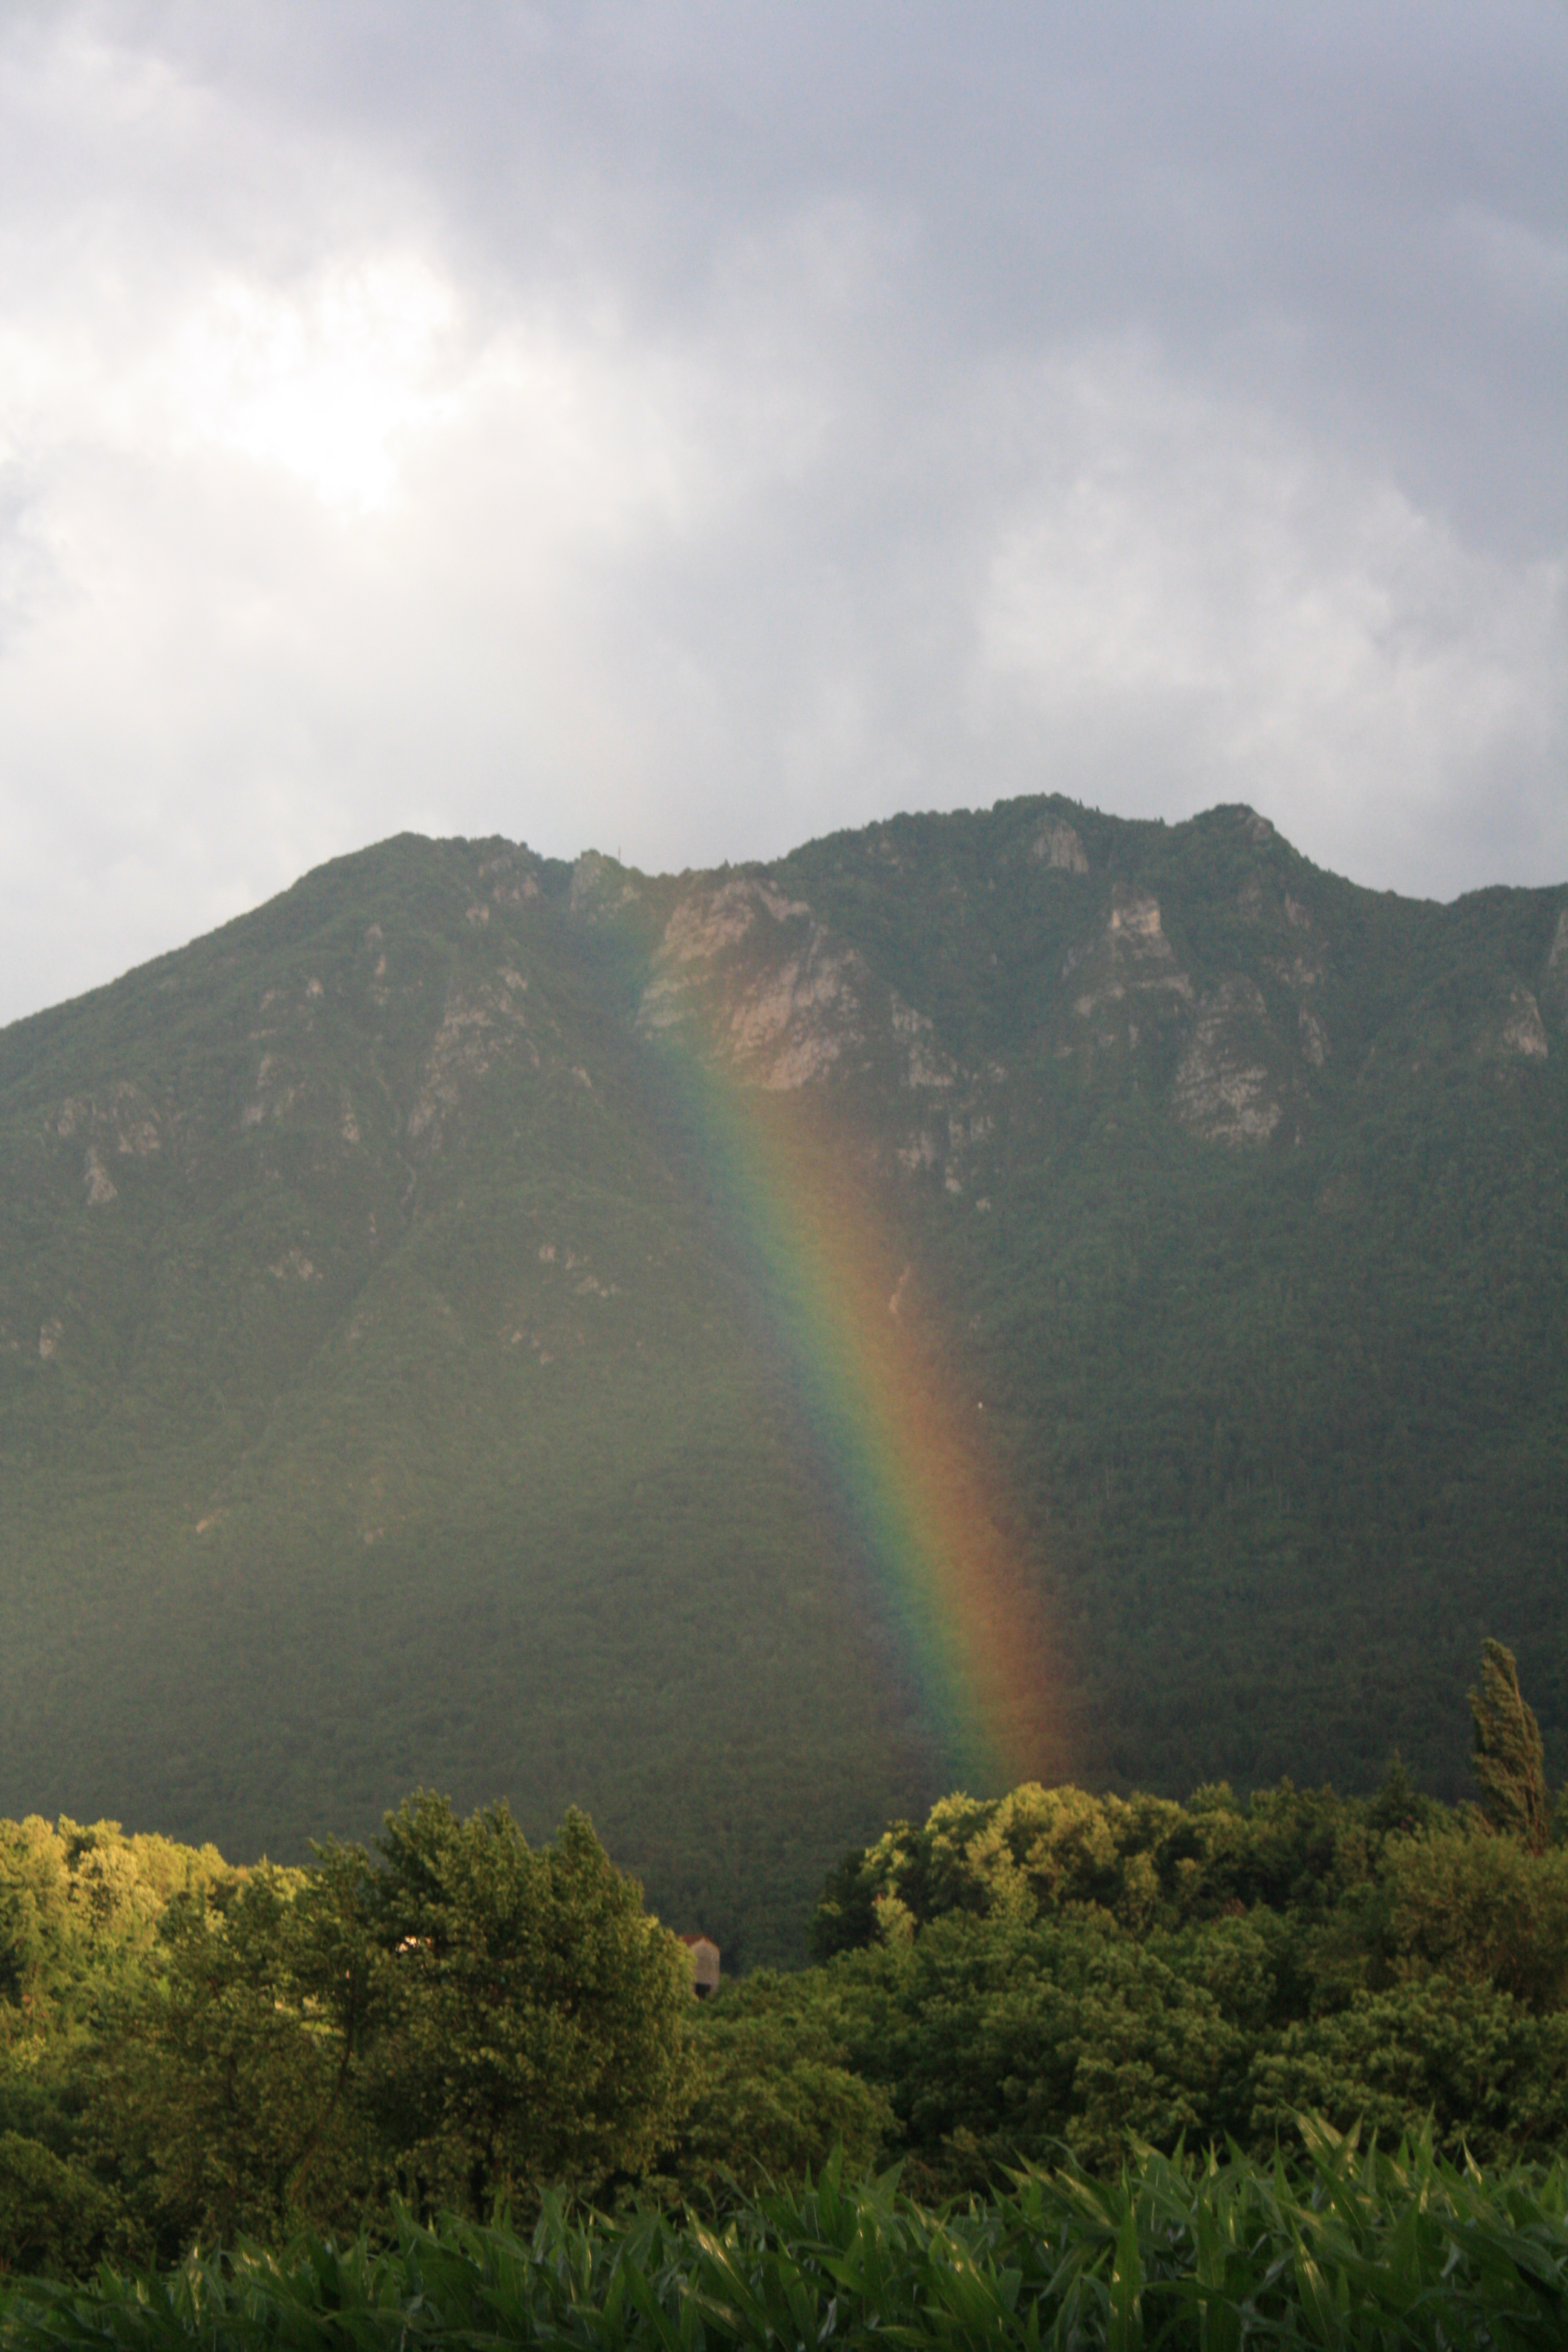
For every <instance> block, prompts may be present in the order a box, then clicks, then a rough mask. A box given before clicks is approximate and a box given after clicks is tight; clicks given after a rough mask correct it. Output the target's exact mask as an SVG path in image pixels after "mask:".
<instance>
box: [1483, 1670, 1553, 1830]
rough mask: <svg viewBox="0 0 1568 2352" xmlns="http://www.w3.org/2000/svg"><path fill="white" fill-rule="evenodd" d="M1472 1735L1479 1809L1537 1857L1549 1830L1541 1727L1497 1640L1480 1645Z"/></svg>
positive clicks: (1497, 1828)
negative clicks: (1479, 1800) (1479, 1676)
mask: <svg viewBox="0 0 1568 2352" xmlns="http://www.w3.org/2000/svg"><path fill="white" fill-rule="evenodd" d="M1469 1700H1470V1714H1471V1717H1473V1719H1474V1722H1475V1733H1474V1738H1473V1740H1472V1743H1471V1748H1470V1770H1471V1771H1472V1772H1473V1773H1474V1775H1475V1777H1476V1781H1477V1783H1478V1785H1479V1789H1480V1792H1481V1811H1482V1812H1483V1813H1484V1814H1485V1815H1486V1817H1487V1819H1488V1821H1489V1822H1490V1823H1491V1825H1492V1827H1493V1829H1495V1830H1500V1831H1502V1832H1504V1833H1505V1834H1507V1835H1509V1836H1511V1837H1517V1838H1518V1839H1519V1840H1520V1841H1521V1843H1522V1844H1524V1845H1526V1846H1528V1847H1529V1849H1530V1851H1531V1853H1541V1852H1542V1849H1543V1848H1544V1846H1545V1844H1546V1840H1547V1835H1548V1832H1549V1831H1550V1828H1551V1820H1552V1808H1551V1806H1550V1804H1549V1803H1548V1801H1547V1796H1546V1768H1545V1758H1544V1755H1543V1753H1542V1745H1541V1726H1540V1725H1539V1724H1538V1723H1537V1722H1536V1720H1535V1713H1534V1709H1533V1708H1531V1707H1530V1706H1527V1705H1526V1704H1525V1701H1524V1698H1523V1696H1521V1691H1520V1687H1519V1668H1518V1666H1517V1665H1516V1664H1515V1663H1514V1655H1513V1652H1512V1651H1511V1650H1505V1649H1504V1647H1503V1645H1502V1643H1500V1642H1493V1641H1488V1642H1485V1643H1483V1644H1482V1646H1481V1686H1480V1689H1479V1691H1475V1690H1473V1691H1471V1692H1470V1694H1469Z"/></svg>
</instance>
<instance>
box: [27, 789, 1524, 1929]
mask: <svg viewBox="0 0 1568 2352" xmlns="http://www.w3.org/2000/svg"><path fill="white" fill-rule="evenodd" d="M1565 1074H1568V887H1564V888H1559V889H1554V890H1535V891H1526V890H1505V889H1493V890H1486V891H1481V892H1478V893H1476V894H1474V895H1472V896H1470V897H1468V898H1463V899H1460V900H1459V901H1458V902H1457V903H1455V904H1454V905H1452V906H1437V905H1433V904H1429V903H1424V902H1415V901H1411V900H1407V899H1401V898H1395V897H1394V896H1392V895H1378V894H1374V893H1373V892H1370V891H1366V890H1363V889H1359V888H1357V887H1354V886H1352V884H1350V883H1349V882H1346V881H1343V880H1341V879H1339V878H1337V877H1334V876H1332V875H1330V874H1327V873H1324V872H1322V871H1321V870H1319V869H1318V868H1316V867H1314V866H1311V865H1310V864H1309V863H1308V862H1307V861H1306V860H1305V859H1304V858H1302V857H1300V856H1298V855H1297V854H1296V853H1295V852H1294V851H1293V850H1292V849H1291V848H1290V847H1289V845H1287V844H1286V843H1285V842H1284V841H1283V840H1282V839H1281V838H1280V837H1279V835H1278V834H1277V833H1276V832H1275V831H1274V830H1273V829H1272V828H1271V827H1270V826H1269V825H1268V823H1267V822H1266V821H1265V820H1263V819H1262V818H1260V817H1258V816H1257V815H1255V814H1252V813H1251V812H1250V811H1248V810H1246V809H1242V808H1222V809H1216V810H1214V811H1211V812H1210V813H1209V814H1206V815H1205V816H1202V817H1199V818H1196V819H1194V820H1193V821H1192V822H1190V823H1187V824H1178V825H1171V826H1166V825H1163V824H1133V823H1128V822H1124V821H1121V820H1118V819H1115V818H1112V817H1108V816H1104V815H1101V814H1098V813H1095V812H1092V811H1089V810H1086V809H1082V808H1079V807H1077V806H1075V805H1073V804H1072V803H1068V802H1065V801H1062V800H1058V799H1047V798H1039V799H1028V800H1020V801H1013V802H1008V803H1001V804H999V805H998V806H996V807H995V808H994V809H992V810H990V811H989V812H982V813H975V814H954V815H944V816H924V817H915V816H909V817H900V818H897V819H895V820H893V821H892V822H890V823H888V824H879V825H875V826H872V827H870V828H868V830H866V831H864V832H861V833H855V834H844V835H837V836H834V837H832V838H830V839H827V840H825V841H820V842H816V843H813V844H811V845H808V846H806V847H805V848H804V849H801V850H799V851H797V852H796V853H795V854H794V855H793V856H789V857H786V858H784V859H781V860H779V861H777V862H776V863H774V864H773V865H771V866H745V867H731V868H725V869H722V870H721V871H719V872H714V873H706V874H683V875H680V876H679V877H670V876H662V877H649V876H645V875H642V874H638V873H636V872H633V871H631V870H628V869H626V868H624V867H622V866H619V865H618V864H617V863H616V861H615V860H613V859H610V858H606V857H603V856H597V855H595V854H593V853H590V854H588V855H586V856H584V857H582V858H580V859H578V860H577V862H576V863H575V865H573V866H567V865H564V864H561V863H557V862H552V861H550V860H547V859H543V858H541V857H538V856H534V855H533V854H532V853H531V852H530V851H529V850H527V849H526V848H524V847H521V846H517V845H511V844H509V843H506V842H504V841H500V840H492V841H485V842H466V841H441V842H432V841H426V840H423V839H419V838H416V837H413V836H409V835H405V836H401V837H399V838H398V839H396V840H394V841H389V842H385V843H383V844H381V845H379V846H377V847H375V848H373V849H369V850H366V851H364V852H363V853H362V854H360V855H358V856H351V857H346V858H341V859H338V860H336V861H334V862H333V863H332V864H331V865H329V866H323V867H321V868H320V869H319V870H318V871H316V872H314V873H312V874H310V875H308V876H307V877H305V878H304V879H303V880H302V881H301V882H300V883H298V884H297V885H296V886H295V887H293V888H292V889H291V890H289V891H287V892H285V893H284V894H283V896H281V897H280V898H277V899H274V900H273V901H272V902H271V903H270V904H269V905H268V906H266V907H263V908H260V909H259V910H258V912H256V913H255V914H252V915H248V916H246V917H244V918H242V919H240V920H238V921H237V922H233V923H230V924H228V925H226V927H225V928H224V929H221V930H219V931H216V932H215V933H213V934H211V935H210V936H209V937H207V938H205V939H203V940H197V941H195V943H194V944H192V945H191V946H189V947H187V948H184V949H182V950H179V951H177V952H176V953H174V954H171V955H167V956H164V957H162V958H160V959H159V960H158V961H155V962H153V963H151V964H148V965H146V966H144V967H142V969H140V970H139V971H133V972H132V973H130V974H128V975H127V976H126V977H125V978H124V979H122V980H121V981H119V982H115V983H114V984H113V985H112V986H110V987H109V988H105V989H100V990H98V991H96V992H93V993H92V994H90V995H89V996H86V997H83V998H80V999H79V1000H78V1001H76V1002H75V1003H70V1004H67V1005H64V1006H61V1007H58V1008H57V1009H55V1010H53V1011H50V1012H47V1013H41V1014H39V1015H37V1016H36V1017H35V1018H32V1019H30V1020H27V1021H23V1022H18V1023H16V1024H14V1025H12V1026H11V1027H10V1028H8V1029H6V1030H5V1031H3V1032H0V1707H3V1710H4V1714H3V1726H4V1729H3V1737H0V1812H5V1813H11V1814H18V1813H23V1812H27V1811H43V1812H46V1813H53V1812H56V1811H69V1812H71V1813H73V1814H74V1815H76V1816H78V1817H79V1818H81V1817H86V1818H92V1817H96V1816H98V1815H100V1814H110V1815H113V1816H114V1817H116V1818H120V1819H122V1820H124V1821H125V1822H128V1823H130V1824H132V1825H133V1826H137V1827H148V1828H152V1827H156V1828H159V1829H162V1830H163V1831H165V1832H169V1833H171V1834H174V1835H177V1836H180V1837H184V1838H189V1839H205V1838H212V1839H215V1840H216V1841H217V1842H218V1843H221V1844H222V1845H223V1846H224V1847H225V1849H226V1851H228V1852H230V1853H233V1854H236V1855H238V1856H241V1857H244V1856H247V1855H250V1854H253V1853H257V1852H258V1851H260V1850H261V1849H263V1848H266V1849H268V1850H269V1851H270V1852H272V1853H274V1854H275V1855H278V1856H280V1857H283V1858H288V1857H291V1856H295V1855H297V1854H299V1853H302V1852H303V1851H304V1850H305V1846H306V1842H307V1841H308V1840H309V1839H310V1837H311V1836H319V1835H322V1834H326V1833H328V1832H341V1833H343V1834H353V1835H360V1834H363V1833H365V1832H367V1831H369V1830H371V1829H373V1828H374V1826H375V1824H376V1822H377V1821H378V1819H379V1815H380V1812H381V1811H382V1809H383V1808H384V1806H386V1805H388V1804H390V1803H392V1802H394V1801H395V1800H396V1799H397V1798H398V1797H399V1796H400V1795H401V1794H402V1793H403V1792H404V1791H405V1790H407V1789H409V1788H412V1787H414V1786H415V1785H416V1784H426V1785H436V1786H439V1787H441V1788H443V1789H445V1790H447V1791H449V1792H450V1793H451V1794H452V1795H453V1797H454V1798H455V1800H457V1801H458V1802H459V1803H462V1804H464V1805H468V1804H471V1803H474V1802H478V1801H483V1800H486V1799H489V1798H490V1797H492V1796H496V1795H500V1794H506V1795H507V1796H509V1797H510V1800H511V1801H512V1804H513V1807H514V1809H515V1811H517V1812H518V1814H519V1816H520V1818H521V1821H522V1822H523V1824H524V1826H525V1828H526V1829H527V1830H528V1831H529V1832H530V1833H531V1834H532V1833H535V1832H538V1833H544V1832H547V1831H548V1830H549V1829H550V1827H551V1826H552V1824H553V1822H554V1821H555V1820H556V1819H558V1818H559V1815H560V1813H561V1811H562V1810H563V1807H564V1806H565V1805H566V1804H567V1803H568V1802H571V1801H578V1802H581V1803H584V1804H585V1805H586V1806H587V1807H588V1809H589V1810H590V1811H591V1812H592V1813H593V1815H594V1817H595V1821H596V1822H597V1824H598V1826H599V1829H600V1831H601V1832H602V1834H603V1835H604V1836H605V1839H606V1842H607V1843H609V1845H610V1847H611V1849H612V1851H613V1852H614V1853H615V1854H616V1858H617V1859H618V1860H619V1861H621V1862H623V1863H625V1864H627V1865H629V1866H631V1867H633V1868H635V1869H636V1870H637V1872H638V1873H639V1874H641V1875H642V1876H643V1877H644V1878H645V1879H646V1881H647V1886H648V1892H649V1895H650V1898H651V1899H652V1900H653V1901H654V1902H655V1904H656V1905H657V1906H658V1908H659V1909H660V1910H661V1911H662V1912H663V1913H664V1915H665V1916H668V1917H669V1918H671V1920H672V1922H673V1924H675V1925H676V1926H678V1927H705V1928H706V1929H708V1931H709V1932H710V1933H712V1934H714V1935H715V1936H716V1937H718V1939H719V1940H720V1941H721V1943H723V1944H725V1945H726V1947H727V1949H728V1955H729V1957H730V1958H742V1959H758V1958H770V1957H774V1958H776V1957H781V1956H782V1957H788V1956H790V1955H791V1954H793V1953H795V1952H797V1951H798V1950H799V1948H800V1943H801V1938H802V1936H803V1934H804V1928H805V1916H806V1913H807V1911H808V1908H809V1901H810V1897H811V1895H813V1894H814V1893H815V1891H816V1886H817V1885H818V1884H819V1883H820V1880H821V1876H822V1874H823V1871H824V1868H825V1867H826V1864H828V1863H830V1862H831V1861H833V1860H834V1859H835V1858H836V1857H837V1855H838V1853H841V1852H842V1851H843V1850H844V1849H845V1848H846V1847H847V1846H849V1845H851V1844H854V1843H864V1842H865V1840H866V1839H867V1838H868V1836H870V1835H871V1834H873V1833H874V1832H876V1831H877V1830H878V1829H879V1827H880V1825H881V1824H882V1823H883V1822H885V1821H886V1820H887V1819H889V1817H891V1816H895V1815H900V1814H913V1813H918V1812H921V1811H923V1810H924V1809H925V1807H926V1806H927V1804H928V1803H929V1801H930V1800H931V1797H932V1796H934V1795H935V1794H937V1793H940V1792H941V1790H942V1789H943V1788H944V1787H945V1786H947V1785H950V1784H951V1783H952V1781H953V1780H955V1779H960V1778H962V1779H963V1780H966V1781H967V1782H968V1783H969V1785H971V1786H972V1787H973V1789H974V1790H976V1792H977V1793H979V1792H983V1791H984V1789H985V1788H986V1787H987V1786H988V1785H992V1784H994V1786H995V1787H996V1788H998V1789H999V1788H1000V1787H1002V1786H1003V1785H1005V1783H1006V1782H1007V1781H1008V1780H1016V1779H1017V1778H1019V1777H1022V1775H1023V1774H1024V1773H1026V1772H1031V1773H1034V1774H1036V1775H1037V1776H1040V1777H1047V1778H1061V1777H1068V1776H1072V1777H1077V1778H1079V1779H1080V1780H1086V1781H1088V1782H1090V1783H1092V1784H1095V1785H1110V1786H1126V1785H1129V1784H1131V1783H1132V1782H1138V1783H1141V1784H1142V1785H1145V1786H1150V1787H1153V1788H1157V1789H1162V1790H1168V1791H1170V1792H1173V1793H1183V1792H1185V1791H1186V1790H1189V1789H1190V1788H1191V1787H1192V1786H1194V1784H1195V1783H1197V1782H1199V1781H1202V1780H1207V1779H1214V1778H1218V1777H1221V1776H1226V1777H1229V1778H1230V1779H1232V1780H1235V1781H1236V1782H1237V1783H1239V1784H1242V1785H1248V1784H1252V1783H1255V1782H1257V1781H1259V1780H1269V1779H1272V1778H1274V1777H1276V1776H1278V1775H1279V1774H1280V1773H1283V1772H1289V1773H1291V1774H1293V1775H1294V1776H1295V1777H1296V1778H1298V1779H1299V1780H1318V1779H1321V1778H1326V1777H1332V1778H1334V1779H1335V1780H1338V1781H1339V1782H1340V1783H1341V1784H1342V1785H1345V1786H1348V1787H1352V1788H1355V1787H1365V1786H1367V1785H1369V1784H1371V1783H1372V1782H1373V1781H1375V1780H1376V1779H1377V1778H1378V1777H1379V1775H1380V1774H1381V1771H1382V1769H1383V1767H1384V1761H1385V1759H1386V1757H1387V1755H1388V1753H1389V1751H1390V1750H1391V1749H1392V1748H1394V1746H1395V1745H1397V1746H1399V1747H1400V1748H1402V1750H1403V1752H1404V1755H1405V1760H1406V1762H1407V1764H1409V1766H1410V1767H1411V1769H1412V1770H1413V1771H1414V1772H1415V1774H1416V1775H1417V1777H1424V1778H1425V1779H1426V1780H1427V1781H1428V1782H1429V1783H1430V1784H1431V1785H1433V1786H1434V1787H1435V1788H1436V1789H1437V1790H1441V1791H1446V1792H1448V1793H1454V1792H1455V1791H1457V1790H1458V1788H1459V1786H1460V1784H1461V1783H1462V1780H1463V1759H1464V1752H1465V1711H1464V1699H1463V1694H1464V1689H1465V1685H1466V1683H1467V1680H1468V1678H1469V1676H1470V1675H1471V1674H1472V1672H1473V1668H1474V1662H1475V1659H1476V1657H1477V1654H1478V1652H1479V1643H1480V1640H1481V1637H1482V1635H1483V1634H1485V1633H1495V1634H1497V1635H1499V1636H1500V1637H1501V1638H1502V1639H1504V1640H1505V1641H1506V1642H1507V1643H1509V1644H1510V1647H1511V1648H1513V1649H1514V1650H1515V1651H1516V1652H1517V1653H1518V1654H1519V1657H1520V1661H1521V1673H1522V1675H1523V1677H1524V1680H1525V1684H1526V1687H1527V1689H1528V1690H1529V1691H1530V1694H1531V1697H1532V1700H1533V1702H1534V1704H1535V1706H1536V1709H1537V1712H1538V1713H1539V1715H1540V1717H1541V1718H1542V1728H1543V1731H1544V1733H1545V1735H1546V1738H1547V1742H1548V1748H1549V1755H1550V1756H1551V1758H1552V1759H1553V1760H1554V1761H1555V1763H1556V1766H1557V1769H1559V1770H1560V1771H1561V1770H1562V1769H1563V1767H1564V1759H1565V1756H1568V1637H1565V1636H1564V1635H1563V1631H1562V1610H1561V1597H1562V1578H1563V1568H1564V1564H1565V1561H1568V1541H1565V1538H1568V1478H1565V1475H1564V1473H1565V1469H1568V1280H1565V1270H1568V1201H1565V1189H1564V1157H1565V1152H1564V1145H1565V1140H1568V1118H1565V1103H1568V1097H1565V1087H1568V1075H1565Z"/></svg>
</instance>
